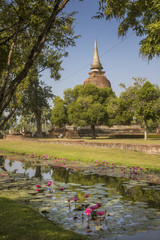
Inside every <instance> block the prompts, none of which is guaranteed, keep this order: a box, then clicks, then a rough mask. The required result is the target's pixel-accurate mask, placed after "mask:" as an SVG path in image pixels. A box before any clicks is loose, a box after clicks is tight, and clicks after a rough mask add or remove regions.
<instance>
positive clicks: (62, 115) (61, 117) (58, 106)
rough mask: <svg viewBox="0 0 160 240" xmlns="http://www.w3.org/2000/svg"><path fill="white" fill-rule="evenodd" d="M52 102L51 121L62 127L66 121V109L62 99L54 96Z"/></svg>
mask: <svg viewBox="0 0 160 240" xmlns="http://www.w3.org/2000/svg"><path fill="white" fill-rule="evenodd" d="M53 104H54V107H53V109H52V116H51V122H52V123H53V124H55V125H57V126H59V127H62V126H64V125H65V124H66V123H67V110H66V106H65V104H64V100H63V99H61V98H60V97H58V96H56V97H55V99H53Z"/></svg>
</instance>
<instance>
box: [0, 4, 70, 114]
mask: <svg viewBox="0 0 160 240" xmlns="http://www.w3.org/2000/svg"><path fill="white" fill-rule="evenodd" d="M69 1H70V0H64V1H63V2H62V3H61V4H60V2H61V0H56V1H55V4H54V7H53V11H52V14H51V16H50V18H49V19H48V22H47V23H46V25H45V27H44V29H43V31H42V32H41V34H40V36H39V37H38V40H37V42H36V43H35V45H34V46H33V48H32V50H31V52H30V55H29V56H28V60H27V62H26V64H25V66H24V68H23V70H22V71H21V72H20V73H19V74H18V75H17V77H16V78H15V79H14V80H13V81H12V82H11V84H10V87H9V89H8V91H7V92H6V94H5V96H4V98H3V99H2V100H1V109H0V115H1V114H2V112H3V111H4V109H5V108H6V107H7V105H8V104H9V102H10V101H11V98H12V96H13V94H14V92H15V90H16V88H17V86H18V85H19V84H20V83H21V82H22V80H23V79H24V78H25V77H26V76H27V74H28V72H29V70H30V69H31V67H32V65H33V63H34V61H35V60H36V58H37V56H38V55H39V53H40V52H41V50H42V48H43V45H44V43H45V41H46V38H47V35H48V34H49V32H50V29H51V27H52V24H53V22H54V21H55V19H56V16H57V15H58V13H59V12H60V11H61V10H62V9H63V8H64V7H65V5H66V4H67V3H68V2H69Z"/></svg>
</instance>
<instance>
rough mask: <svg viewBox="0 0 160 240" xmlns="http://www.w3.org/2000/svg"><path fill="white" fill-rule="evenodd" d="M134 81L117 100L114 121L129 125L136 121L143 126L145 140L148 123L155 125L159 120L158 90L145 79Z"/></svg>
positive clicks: (159, 91) (159, 94)
mask: <svg viewBox="0 0 160 240" xmlns="http://www.w3.org/2000/svg"><path fill="white" fill-rule="evenodd" d="M134 81H135V82H134V85H133V86H130V87H128V88H126V91H125V92H122V93H121V95H120V96H119V98H118V111H117V112H118V113H117V116H116V121H117V122H118V123H122V124H130V123H131V121H132V120H133V118H134V119H136V120H137V121H138V122H140V123H142V124H143V127H144V139H145V140H146V139H147V131H148V126H149V124H150V121H152V122H154V123H155V122H156V121H159V119H160V89H159V87H158V86H155V85H154V84H151V83H150V82H149V81H146V79H142V78H137V79H136V78H134Z"/></svg>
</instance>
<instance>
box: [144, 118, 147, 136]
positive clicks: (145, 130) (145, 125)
mask: <svg viewBox="0 0 160 240" xmlns="http://www.w3.org/2000/svg"><path fill="white" fill-rule="evenodd" d="M144 140H147V121H146V120H144Z"/></svg>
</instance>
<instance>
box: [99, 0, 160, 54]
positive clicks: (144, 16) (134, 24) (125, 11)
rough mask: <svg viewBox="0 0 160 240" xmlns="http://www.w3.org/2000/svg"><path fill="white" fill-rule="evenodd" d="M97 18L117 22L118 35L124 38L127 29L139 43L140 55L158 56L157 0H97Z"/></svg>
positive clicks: (159, 26) (159, 47) (159, 36)
mask: <svg viewBox="0 0 160 240" xmlns="http://www.w3.org/2000/svg"><path fill="white" fill-rule="evenodd" d="M99 3H100V5H99V6H100V7H99V11H100V12H98V16H97V17H98V18H101V17H104V16H105V17H106V20H110V19H112V18H116V19H118V20H119V27H118V35H119V36H124V35H125V34H126V33H127V32H128V31H129V29H132V30H133V31H135V32H136V35H137V36H140V37H141V36H144V38H143V39H142V40H141V41H140V46H141V47H140V53H141V54H142V55H143V56H147V57H148V59H152V58H153V57H155V56H159V55H160V35H159V32H160V19H159V16H160V3H159V1H158V0H135V1H131V0H99Z"/></svg>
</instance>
